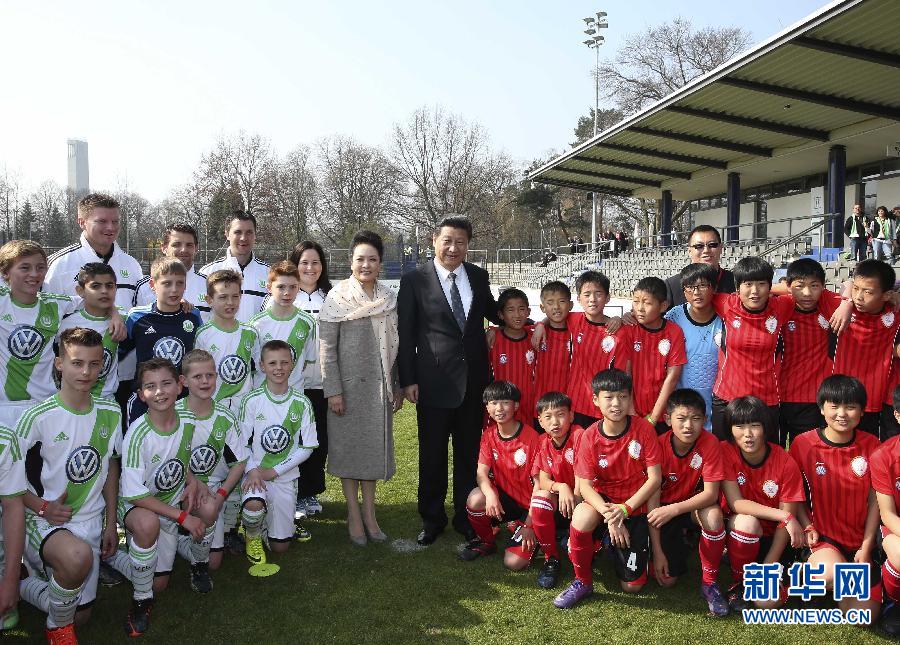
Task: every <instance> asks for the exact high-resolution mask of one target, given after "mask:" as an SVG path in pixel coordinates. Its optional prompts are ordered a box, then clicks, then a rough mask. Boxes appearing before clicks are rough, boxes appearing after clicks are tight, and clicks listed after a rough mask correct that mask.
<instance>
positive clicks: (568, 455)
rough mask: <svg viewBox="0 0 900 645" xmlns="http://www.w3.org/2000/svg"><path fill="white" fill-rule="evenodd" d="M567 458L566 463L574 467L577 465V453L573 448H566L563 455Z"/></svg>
mask: <svg viewBox="0 0 900 645" xmlns="http://www.w3.org/2000/svg"><path fill="white" fill-rule="evenodd" d="M563 456H564V457H565V458H566V461H567V462H568V463H569V464H570V465H573V464H574V463H575V451H574V450H572V449H571V448H566V452H565V453H564V455H563Z"/></svg>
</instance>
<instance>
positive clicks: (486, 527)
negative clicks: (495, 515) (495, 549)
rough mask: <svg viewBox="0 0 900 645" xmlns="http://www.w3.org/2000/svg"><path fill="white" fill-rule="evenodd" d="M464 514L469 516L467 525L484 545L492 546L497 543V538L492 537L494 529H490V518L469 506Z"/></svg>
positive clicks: (482, 511)
mask: <svg viewBox="0 0 900 645" xmlns="http://www.w3.org/2000/svg"><path fill="white" fill-rule="evenodd" d="M466 513H468V514H469V524H471V525H472V530H473V531H475V535H477V536H478V539H479V540H481V541H482V542H484V543H485V544H494V543H495V542H496V541H497V537H496V536H495V535H494V529H493V528H492V527H491V518H489V517H488V515H487V513H486V512H484V510H481V511H476V510H474V509H472V508H470V507H469V506H466Z"/></svg>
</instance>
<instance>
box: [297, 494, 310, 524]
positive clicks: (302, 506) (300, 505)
mask: <svg viewBox="0 0 900 645" xmlns="http://www.w3.org/2000/svg"><path fill="white" fill-rule="evenodd" d="M307 516H308V513H307V511H306V499H305V498H304V499H301V500H300V501H298V502H297V505H296V506H295V507H294V521H295V522H302V521H303V520H305V519H306V518H307Z"/></svg>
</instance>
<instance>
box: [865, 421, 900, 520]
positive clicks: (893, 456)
mask: <svg viewBox="0 0 900 645" xmlns="http://www.w3.org/2000/svg"><path fill="white" fill-rule="evenodd" d="M869 470H870V471H871V473H872V475H871V477H872V488H874V489H875V492H876V493H882V494H884V495H890V496H891V497H893V498H894V507H895V509H896V510H897V511H898V512H900V435H898V436H896V437H892V438H891V439H888V440H887V441H885V442H884V443H883V444H881V447H880V448H878V450H876V451H875V452H874V453H872V457H871V458H870V459H869Z"/></svg>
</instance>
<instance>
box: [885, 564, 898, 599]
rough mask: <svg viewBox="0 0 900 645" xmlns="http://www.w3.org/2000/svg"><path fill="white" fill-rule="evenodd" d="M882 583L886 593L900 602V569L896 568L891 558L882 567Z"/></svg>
mask: <svg viewBox="0 0 900 645" xmlns="http://www.w3.org/2000/svg"><path fill="white" fill-rule="evenodd" d="M881 584H882V586H883V587H884V593H886V594H887V595H888V596H890V597H891V600H894V601H895V602H900V571H897V569H896V568H894V565H892V564H891V561H890V560H888V561H887V562H885V563H884V565H882V567H881Z"/></svg>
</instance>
